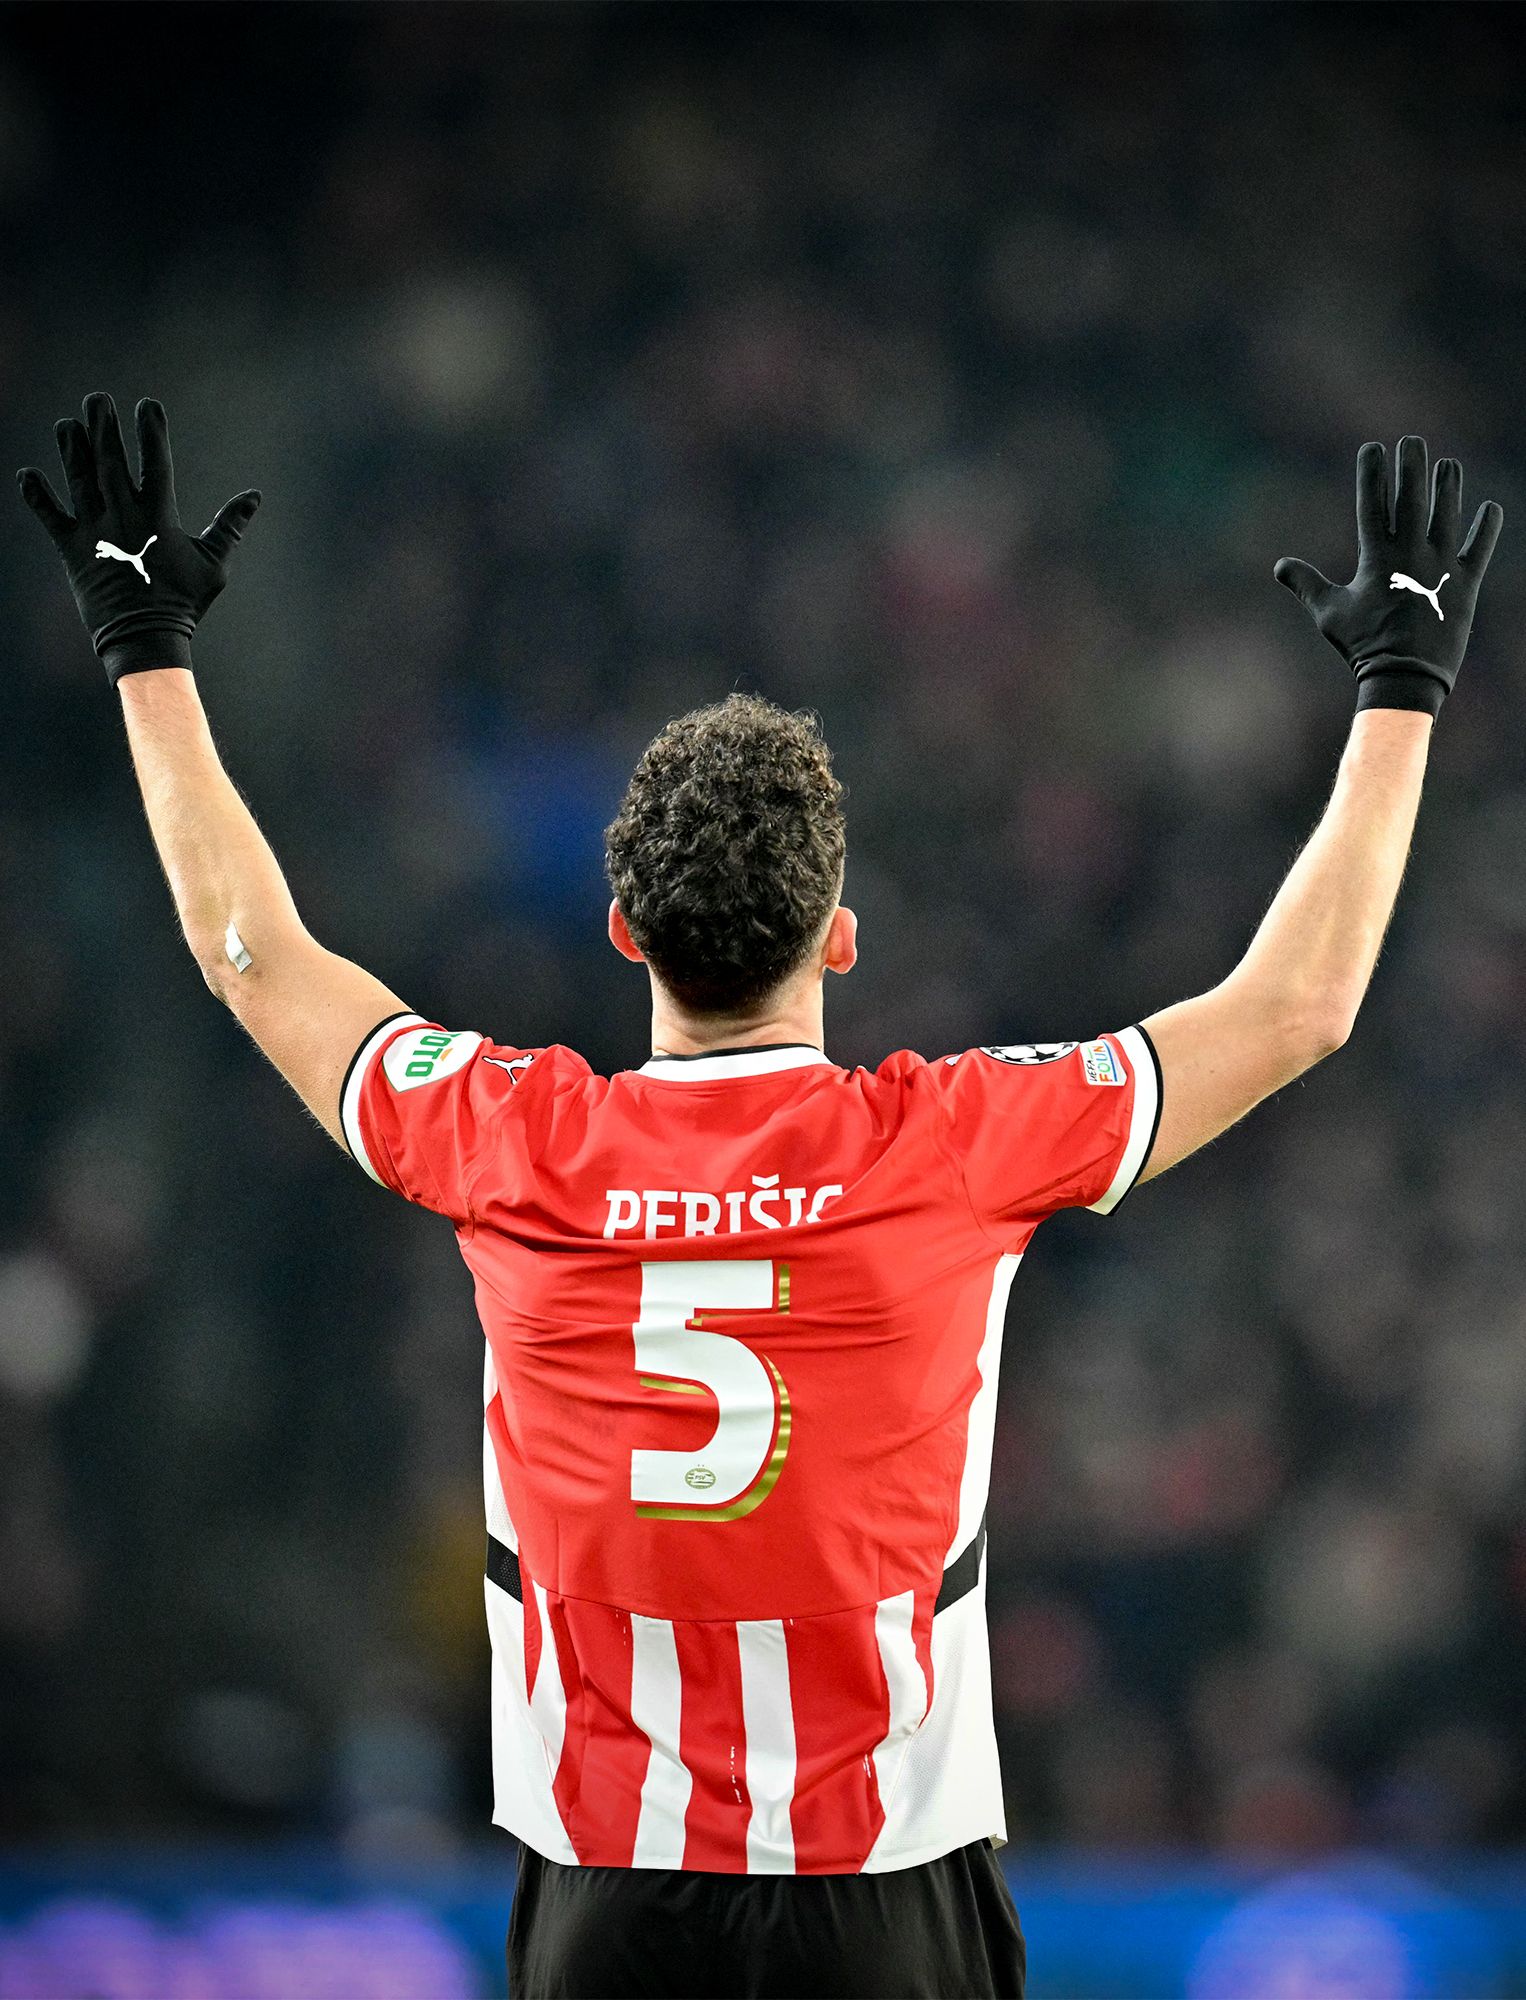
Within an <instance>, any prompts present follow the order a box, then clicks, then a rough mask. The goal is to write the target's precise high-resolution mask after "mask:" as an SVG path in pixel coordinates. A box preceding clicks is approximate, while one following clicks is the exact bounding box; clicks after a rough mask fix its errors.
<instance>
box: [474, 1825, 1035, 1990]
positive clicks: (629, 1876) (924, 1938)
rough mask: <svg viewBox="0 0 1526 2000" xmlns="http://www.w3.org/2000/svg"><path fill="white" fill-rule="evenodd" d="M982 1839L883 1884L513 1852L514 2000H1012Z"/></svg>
mask: <svg viewBox="0 0 1526 2000" xmlns="http://www.w3.org/2000/svg"><path fill="white" fill-rule="evenodd" d="M1026 1961H1027V1953H1026V1951H1025V1949H1024V1945H1023V1934H1022V1930H1021V1929H1020V1927H1019V1925H1018V1921H1017V1911H1016V1910H1015V1909H1014V1908H1013V1907H1012V1898H1011V1895H1010V1894H1009V1893H1008V1890H1007V1884H1006V1880H1005V1878H1004V1877H1003V1875H1002V1872H1001V1869H1000V1867H999V1866H998V1865H997V1860H996V1855H995V1852H994V1851H993V1849H992V1847H991V1843H990V1842H989V1841H988V1840H981V1841H977V1842H975V1843H974V1845H972V1846H970V1847H961V1848H957V1849H956V1850H955V1851H954V1853H952V1854H945V1855H943V1856H942V1857H941V1858H940V1859H939V1860H937V1861H925V1862H923V1863H922V1865H921V1866H920V1867H917V1868H902V1869H897V1870H896V1871H895V1872H894V1873H892V1874H888V1875H705V1874H699V1873H697V1872H695V1871H693V1870H688V1869H682V1868H570V1867H567V1866H565V1865H564V1864H563V1863H561V1862H559V1861H547V1860H546V1859H545V1858H544V1856H542V1855H539V1854H537V1853H536V1852H535V1851H534V1850H533V1849H532V1848H528V1847H526V1846H524V1845H523V1843H521V1845H520V1850H519V1883H518V1886H517V1887H516V1889H515V1891H514V1909H513V1914H512V1916H511V1917H510V1920H509V1994H510V2000H627V1996H631V2000H635V1996H636V1995H642V1996H648V1995H649V1996H651V2000H839V1996H845V1997H846V1996H854V2000H857V1997H858V1996H862V2000H975V1996H977V1995H978V1996H981V2000H985V1997H986V1996H991V2000H1022V1992H1023V1974H1024V1969H1025V1966H1026Z"/></svg>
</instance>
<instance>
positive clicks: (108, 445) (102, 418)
mask: <svg viewBox="0 0 1526 2000" xmlns="http://www.w3.org/2000/svg"><path fill="white" fill-rule="evenodd" d="M85 423H86V426H87V428H88V429H89V432H90V445H91V449H92V450H93V451H94V453H95V472H96V477H97V479H99V481H100V482H101V491H102V493H103V494H104V495H105V496H106V499H107V500H108V501H109V502H113V503H120V502H121V501H123V500H126V499H127V498H128V497H129V495H130V494H131V493H132V492H133V491H134V488H133V483H132V474H131V473H130V472H129V471H128V469H127V447H126V445H125V444H123V442H122V426H121V424H120V422H119V421H118V419H117V406H116V404H115V403H114V402H113V401H112V400H111V398H110V397H109V396H107V395H104V394H102V393H100V392H99V391H98V392H97V393H96V394H95V395H93V396H87V397H86V398H85Z"/></svg>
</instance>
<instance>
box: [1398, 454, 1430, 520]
mask: <svg viewBox="0 0 1526 2000" xmlns="http://www.w3.org/2000/svg"><path fill="white" fill-rule="evenodd" d="M1395 456H1396V458H1397V462H1398V463H1397V471H1396V473H1395V477H1394V535H1395V537H1396V538H1397V539H1398V540H1400V541H1405V540H1409V539H1411V538H1412V539H1414V540H1415V541H1419V539H1420V537H1421V536H1422V535H1423V534H1424V533H1425V502H1426V487H1427V486H1428V485H1429V483H1430V482H1429V481H1428V480H1427V478H1426V459H1425V439H1424V438H1422V437H1402V438H1400V440H1399V449H1398V452H1397V453H1396V455H1395Z"/></svg>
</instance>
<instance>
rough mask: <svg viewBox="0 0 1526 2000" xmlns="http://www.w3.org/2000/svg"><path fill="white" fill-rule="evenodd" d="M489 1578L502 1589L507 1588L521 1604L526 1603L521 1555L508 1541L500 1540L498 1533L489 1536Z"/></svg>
mask: <svg viewBox="0 0 1526 2000" xmlns="http://www.w3.org/2000/svg"><path fill="white" fill-rule="evenodd" d="M487 1580H488V1582H489V1583H496V1584H497V1586H498V1588H499V1589H500V1590H506V1591H507V1592H508V1593H509V1595H510V1597H512V1598H515V1599H516V1600H517V1601H518V1602H519V1603H520V1604H523V1603H524V1601H525V1587H524V1584H523V1583H522V1582H521V1581H520V1575H519V1557H518V1555H517V1553H516V1552H515V1551H514V1550H513V1549H511V1548H510V1547H509V1545H508V1543H507V1542H500V1541H499V1539H498V1537H497V1536H496V1535H489V1536H488V1538H487Z"/></svg>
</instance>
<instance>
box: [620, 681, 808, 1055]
mask: <svg viewBox="0 0 1526 2000" xmlns="http://www.w3.org/2000/svg"><path fill="white" fill-rule="evenodd" d="M842 802H843V788H842V786H841V785H840V784H839V783H838V781H837V779H836V778H835V777H834V776H833V775H832V753H831V751H830V750H829V749H828V748H827V746H826V744H825V743H824V742H823V741H822V737H821V731H820V729H819V727H818V726H817V723H816V720H815V718H814V717H813V716H808V715H790V714H789V713H787V712H786V711H785V710H784V709H782V708H778V707H776V706H775V705H774V703H773V702H771V701H764V700H762V699H761V698H760V697H759V696H757V695H749V694H733V695H730V696H728V698H727V699H726V700H725V701H722V702H716V703H715V704H714V705H713V706H711V707H709V708H696V709H694V710H692V711H691V713H689V714H688V715H681V716H679V717H678V718H677V720H676V721H673V722H670V723H669V724H668V726H667V727H666V729H664V730H663V731H662V732H661V734H660V735H659V736H657V737H655V738H654V739H653V741H652V742H651V743H649V744H648V745H647V747H646V750H645V751H644V752H643V754H642V758H641V761H640V763H639V764H638V765H637V766H636V769H635V773H634V775H633V776H632V778H631V781H630V784H629V785H628V786H627V787H626V791H625V797H624V798H623V799H622V800H621V802H620V810H619V812H618V813H617V814H616V815H615V819H614V823H613V824H612V825H611V826H610V827H609V828H608V829H607V830H606V832H605V835H604V852H605V862H606V866H607V868H608V871H609V880H610V886H611V887H612V888H613V890H614V892H615V900H616V901H617V902H618V903H619V905H620V909H621V911H622V913H623V914H624V917H625V922H626V926H627V928H628V929H629V931H630V934H631V936H632V937H633V938H634V939H635V941H636V943H637V945H638V946H639V947H640V949H641V951H642V953H643V955H644V956H645V958H646V960H647V962H648V964H650V966H651V967H652V970H653V971H654V972H655V973H656V974H657V976H658V978H659V979H660V980H661V981H662V983H663V985H664V986H665V987H666V988H667V990H668V991H669V993H671V994H672V996H673V998H674V999H675V1000H676V1001H677V1002H678V1003H679V1005H680V1006H681V1007H683V1008H685V1009H686V1010H687V1011H688V1012H689V1013H692V1014H713V1015H732V1016H736V1015H745V1014H747V1013H749V1012H751V1011H753V1010H755V1009H756V1008H757V1007H758V1005H759V1003H760V1002H762V1001H763V1000H765V999H766V998H767V997H768V995H769V994H770V993H771V992H772V991H773V990H774V988H775V987H777V986H778V985H779V984H780V983H781V981H783V980H785V979H787V978H788V977H789V975H790V974H791V973H792V972H794V971H796V970H797V969H798V968H799V967H800V966H801V965H803V964H804V963H805V960H806V958H807V957H808V955H809V954H810V952H811V951H812V949H813V948H814V947H815V945H816V944H817V942H818V941H819V939H820V937H821V935H822V933H823V930H824V929H825V926H826V922H827V919H828V917H829V916H830V915H831V913H832V910H833V908H834V906H835V905H836V902H837V899H838V897H839V895H840V894H841V893H842V879H843V855H844V852H845V828H844V824H843V808H842Z"/></svg>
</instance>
